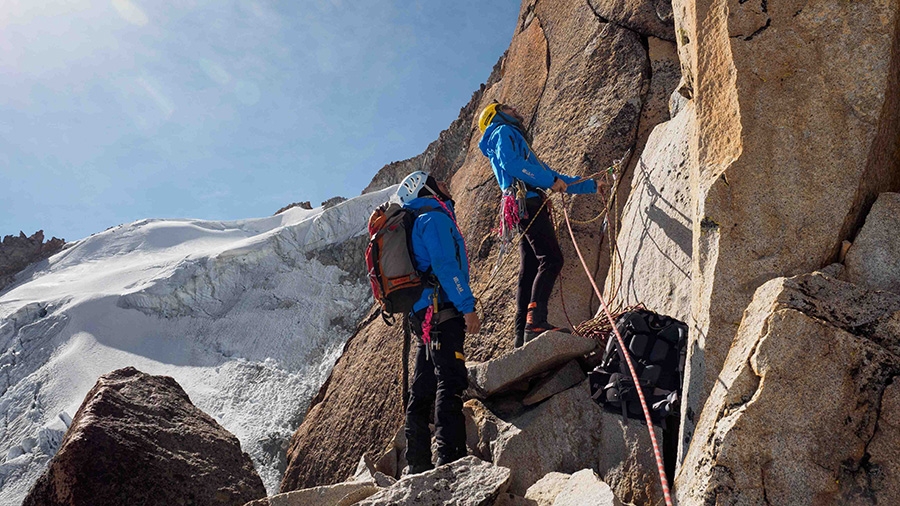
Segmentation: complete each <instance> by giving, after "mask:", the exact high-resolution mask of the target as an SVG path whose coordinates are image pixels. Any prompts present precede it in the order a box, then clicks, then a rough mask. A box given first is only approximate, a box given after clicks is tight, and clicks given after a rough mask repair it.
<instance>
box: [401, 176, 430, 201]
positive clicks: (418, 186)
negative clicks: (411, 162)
mask: <svg viewBox="0 0 900 506" xmlns="http://www.w3.org/2000/svg"><path fill="white" fill-rule="evenodd" d="M427 181H428V174H426V173H424V172H422V171H421V170H417V171H415V172H413V173H412V174H410V175H408V176H406V177H405V178H403V181H401V182H400V187H399V188H397V198H399V199H400V202H401V203H403V204H406V203H407V202H410V201H411V200H413V199H415V198H418V197H419V192H420V191H421V190H422V188H428V186H427V185H426V184H425V183H426V182H427ZM428 190H429V191H431V193H434V190H432V189H431V188H428Z"/></svg>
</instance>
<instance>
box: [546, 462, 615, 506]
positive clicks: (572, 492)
mask: <svg viewBox="0 0 900 506" xmlns="http://www.w3.org/2000/svg"><path fill="white" fill-rule="evenodd" d="M621 504H622V503H620V502H619V500H618V499H616V497H615V496H614V495H613V492H612V489H611V488H609V485H607V484H606V483H603V482H602V481H600V478H599V477H598V476H597V473H595V472H594V470H593V469H582V470H581V471H578V472H577V473H575V474H573V475H572V476H571V477H570V478H569V479H568V480H566V482H565V483H564V484H563V485H562V487H560V490H559V493H558V494H557V495H556V497H555V498H554V499H553V506H587V505H592V506H621Z"/></svg>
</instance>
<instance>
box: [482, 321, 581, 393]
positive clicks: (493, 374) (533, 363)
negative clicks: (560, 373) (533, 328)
mask: <svg viewBox="0 0 900 506" xmlns="http://www.w3.org/2000/svg"><path fill="white" fill-rule="evenodd" d="M596 347H597V342H596V341H594V340H593V339H588V338H586V337H579V336H576V335H573V334H565V333H563V332H544V333H543V334H541V335H540V336H538V338H537V339H535V340H533V341H530V342H529V343H527V344H526V345H525V346H522V347H521V348H516V349H514V350H513V351H512V352H510V353H508V354H506V355H503V356H502V357H500V358H496V359H494V360H489V361H487V362H482V363H479V364H475V365H473V366H469V385H470V392H471V393H472V395H473V396H474V397H476V398H479V399H487V398H488V397H490V396H491V395H494V394H496V393H499V392H502V391H504V390H506V389H509V388H510V387H512V386H513V385H515V384H516V383H518V382H520V381H522V380H524V379H527V378H530V377H532V376H534V375H536V374H540V373H542V372H544V371H547V370H550V369H552V368H553V367H556V366H558V365H560V364H564V363H566V362H568V361H569V360H572V359H573V358H576V357H580V356H582V355H585V354H587V353H589V352H590V351H591V350H593V349H594V348H596Z"/></svg>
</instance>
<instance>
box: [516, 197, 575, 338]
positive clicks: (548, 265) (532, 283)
mask: <svg viewBox="0 0 900 506" xmlns="http://www.w3.org/2000/svg"><path fill="white" fill-rule="evenodd" d="M542 203H543V200H542V198H541V197H532V198H529V199H527V200H526V201H525V208H526V209H527V210H528V218H529V219H528V220H524V221H522V222H520V223H519V228H520V230H525V228H526V227H527V228H528V231H527V232H525V237H524V238H523V239H522V240H521V241H520V242H519V258H520V262H519V287H518V290H517V291H516V337H515V343H514V344H515V346H516V347H517V348H518V347H519V346H522V344H524V334H525V319H526V317H527V315H528V304H530V303H532V302H536V303H537V307H538V312H539V313H541V314H542V315H543V318H546V316H547V306H548V304H549V303H550V295H551V294H552V293H553V285H554V284H555V283H556V278H558V277H559V273H560V272H561V271H562V268H563V254H562V250H560V249H559V241H557V240H556V230H554V229H553V220H551V219H550V204H549V203H548V204H547V205H546V206H544V208H543V209H541V204H542ZM538 209H540V213H538ZM529 224H530V226H529Z"/></svg>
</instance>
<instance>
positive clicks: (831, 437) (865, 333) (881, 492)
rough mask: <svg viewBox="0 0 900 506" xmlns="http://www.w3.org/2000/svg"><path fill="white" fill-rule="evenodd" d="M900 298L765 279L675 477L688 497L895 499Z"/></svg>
mask: <svg viewBox="0 0 900 506" xmlns="http://www.w3.org/2000/svg"><path fill="white" fill-rule="evenodd" d="M897 376H900V295H895V294H892V293H889V292H879V291H870V290H866V289H865V288H863V287H860V286H858V285H853V284H850V283H846V282H843V281H839V280H835V279H833V278H830V277H827V276H825V275H823V274H821V273H813V274H806V275H800V276H796V277H793V278H777V279H774V280H772V281H769V282H768V283H766V284H764V285H762V286H761V287H760V288H759V289H758V290H757V292H756V296H755V297H754V299H753V302H752V303H751V304H750V306H749V307H748V308H747V310H746V311H745V313H744V319H743V321H742V322H741V325H740V328H739V331H738V334H737V338H736V339H735V342H734V345H733V346H732V349H731V352H730V353H729V354H728V358H727V360H726V362H725V366H724V367H723V369H722V372H721V374H720V375H719V381H718V382H717V385H716V387H715V388H714V389H713V391H712V393H711V395H710V397H709V400H708V401H707V403H706V406H705V407H704V408H703V412H702V414H701V415H700V418H699V421H698V423H697V427H696V431H695V434H694V438H693V440H692V441H691V444H690V447H689V450H688V452H687V455H686V457H685V460H684V462H683V463H682V466H681V470H680V472H679V474H678V476H677V478H676V487H675V490H676V493H677V498H678V502H679V503H681V504H703V503H704V502H709V501H713V502H716V503H720V504H748V505H753V504H759V505H763V504H823V505H829V504H834V505H838V504H900V495H898V493H900V487H898V486H897V483H900V452H898V451H897V441H900V424H898V423H897V420H900V413H898V408H900V405H898V398H897V395H898V394H897V388H896V381H895V379H896V377H897Z"/></svg>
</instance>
